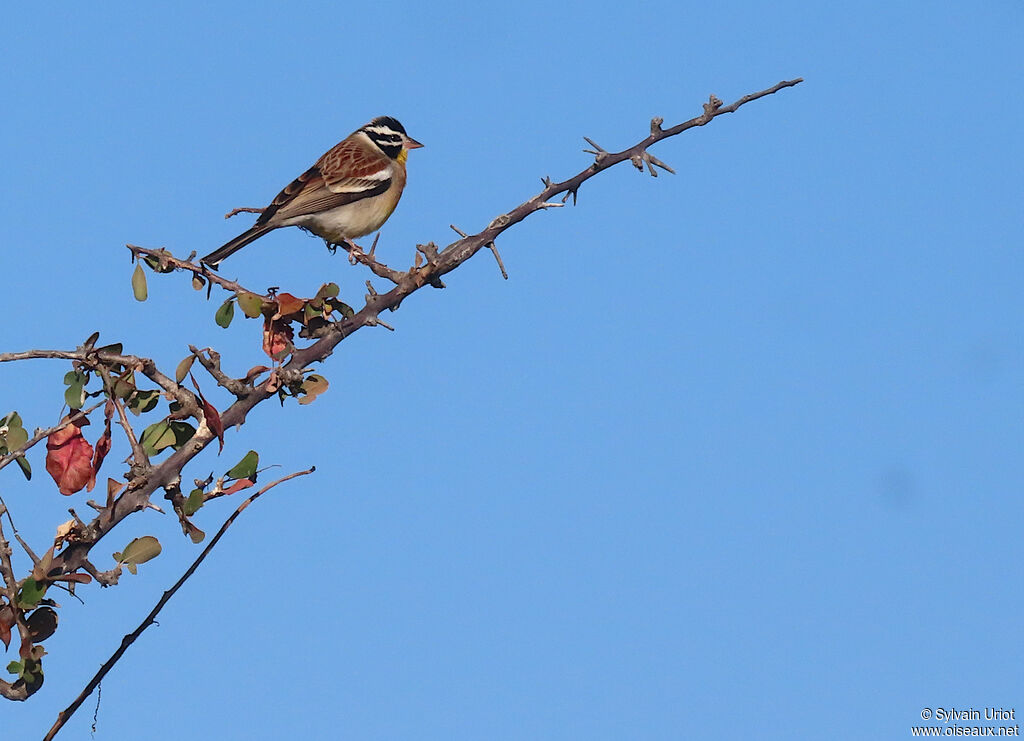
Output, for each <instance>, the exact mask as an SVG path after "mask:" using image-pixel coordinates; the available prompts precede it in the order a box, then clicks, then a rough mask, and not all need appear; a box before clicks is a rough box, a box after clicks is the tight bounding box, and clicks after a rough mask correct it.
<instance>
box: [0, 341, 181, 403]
mask: <svg viewBox="0 0 1024 741" xmlns="http://www.w3.org/2000/svg"><path fill="white" fill-rule="evenodd" d="M40 359H50V360H77V361H78V362H80V363H83V364H84V365H86V366H88V367H90V368H98V367H99V366H100V365H107V366H109V365H111V364H114V365H123V366H124V367H125V368H132V369H134V370H139V371H141V372H142V374H143V375H144V376H146V378H148V379H149V380H151V381H152V382H153V383H155V384H156V385H157V386H159V387H160V388H162V389H163V390H164V391H166V392H167V393H168V394H170V395H171V396H172V397H173V398H174V399H175V400H176V401H177V402H178V403H180V404H181V406H182V411H184V412H185V413H186V414H187V415H189V416H192V417H195V416H196V415H197V412H198V410H199V400H198V399H196V397H195V395H194V394H193V393H192V392H191V391H189V390H188V389H187V388H184V387H182V386H179V385H178V384H177V383H175V382H174V379H172V378H168V377H167V376H165V375H164V374H163V373H161V372H160V369H159V368H157V367H156V363H154V362H153V360H152V358H143V357H140V356H137V355H124V354H122V353H113V352H106V351H104V350H93V349H91V348H79V349H77V350H24V351H22V352H5V353H0V363H10V362H14V361H17V360H40Z"/></svg>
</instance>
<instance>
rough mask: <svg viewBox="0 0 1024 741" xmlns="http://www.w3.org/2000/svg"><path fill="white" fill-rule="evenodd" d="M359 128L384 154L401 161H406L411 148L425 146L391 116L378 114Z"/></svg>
mask: <svg viewBox="0 0 1024 741" xmlns="http://www.w3.org/2000/svg"><path fill="white" fill-rule="evenodd" d="M359 130H360V131H362V132H363V133H364V134H366V135H367V136H368V137H370V141H372V142H373V143H374V144H376V145H377V147H379V148H380V150H381V151H382V152H384V154H386V155H387V156H388V157H390V158H391V159H393V160H398V161H399V162H405V159H406V157H408V156H409V150H410V149H419V148H420V147H422V146H423V145H422V144H420V143H419V142H418V141H416V140H415V139H413V138H412V137H411V136H409V135H408V134H406V133H405V127H404V126H402V124H400V123H399V122H398V119H396V118H392V117H391V116H377V118H375V119H373V120H372V121H370V123H368V124H366V126H364V127H363V128H361V129H359Z"/></svg>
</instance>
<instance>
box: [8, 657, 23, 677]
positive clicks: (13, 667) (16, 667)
mask: <svg viewBox="0 0 1024 741" xmlns="http://www.w3.org/2000/svg"><path fill="white" fill-rule="evenodd" d="M7 671H9V672H10V673H11V674H15V675H17V676H19V677H20V676H21V662H20V661H12V662H11V663H10V664H8V665H7Z"/></svg>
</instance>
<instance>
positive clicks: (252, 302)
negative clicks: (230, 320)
mask: <svg viewBox="0 0 1024 741" xmlns="http://www.w3.org/2000/svg"><path fill="white" fill-rule="evenodd" d="M238 308H239V309H241V310H242V313H243V314H245V315H246V316H247V317H249V318H250V319H255V318H256V317H258V316H260V315H261V314H262V313H263V298H262V297H261V296H257V295H256V294H255V293H240V294H238Z"/></svg>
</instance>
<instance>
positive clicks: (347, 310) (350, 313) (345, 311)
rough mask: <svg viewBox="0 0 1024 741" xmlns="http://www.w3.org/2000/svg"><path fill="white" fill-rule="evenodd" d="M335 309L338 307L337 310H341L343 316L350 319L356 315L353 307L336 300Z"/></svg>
mask: <svg viewBox="0 0 1024 741" xmlns="http://www.w3.org/2000/svg"><path fill="white" fill-rule="evenodd" d="M337 309H338V311H340V312H341V315H342V316H343V317H345V318H346V319H351V318H352V317H354V316H355V315H356V311H355V309H353V308H352V307H351V306H349V305H348V304H346V303H343V302H341V301H339V302H338V307H337Z"/></svg>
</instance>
